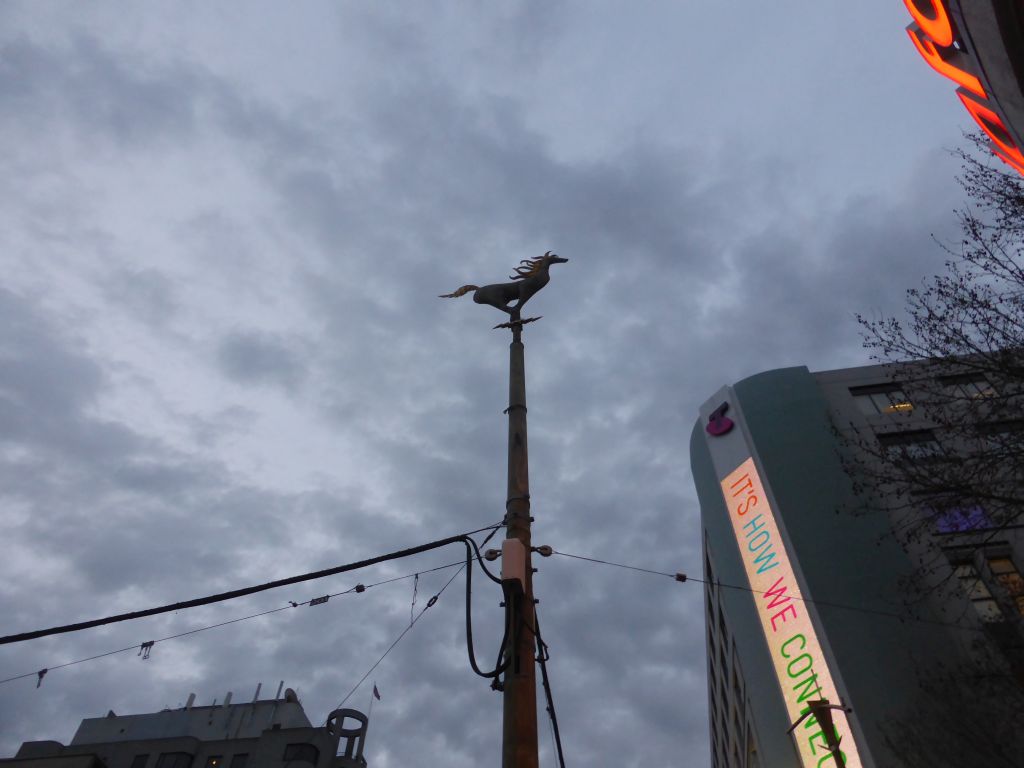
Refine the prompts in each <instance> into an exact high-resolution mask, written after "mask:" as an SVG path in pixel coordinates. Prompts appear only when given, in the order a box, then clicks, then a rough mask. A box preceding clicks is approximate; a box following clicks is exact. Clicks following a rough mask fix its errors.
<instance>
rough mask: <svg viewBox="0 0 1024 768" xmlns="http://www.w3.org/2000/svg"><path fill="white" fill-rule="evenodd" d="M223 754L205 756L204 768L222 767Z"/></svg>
mask: <svg viewBox="0 0 1024 768" xmlns="http://www.w3.org/2000/svg"><path fill="white" fill-rule="evenodd" d="M223 767H224V755H210V756H209V757H208V758H206V768H223Z"/></svg>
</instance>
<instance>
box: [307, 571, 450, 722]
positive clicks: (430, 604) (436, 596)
mask: <svg viewBox="0 0 1024 768" xmlns="http://www.w3.org/2000/svg"><path fill="white" fill-rule="evenodd" d="M461 565H462V567H461V568H459V570H457V571H456V572H455V573H453V574H452V577H451V578H450V579H448V581H446V582H445V584H444V586H443V587H441V589H439V590H438V591H437V592H436V593H435V594H434V596H433V597H431V598H430V599H429V600H428V601H427V604H426V605H425V606H423V608H422V609H421V610H420V612H419V614H417V616H416V618H415V619H413V620H412V621H411V622H410V623H409V626H407V627H406V628H405V629H403V630H402V631H401V633H400V634H399V635H398V637H396V638H395V641H394V642H393V643H391V645H389V646H388V648H387V650H386V651H384V653H382V654H381V656H380V658H379V659H377V661H375V662H374V663H373V666H372V667H370V668H369V669H368V670H366V674H365V675H363V676H362V677H361V678H359V682H358V683H356V684H355V685H354V686H352V690H351V691H349V692H348V693H347V694H346V695H345V698H343V699H342V700H341V701H340V702H339V703H338V706H336V707H335V709H341V708H342V707H344V706H345V702H346V701H348V700H349V699H350V698H352V694H354V693H355V692H356V691H358V690H359V686H361V685H362V684H363V683H365V682H366V678H368V677H369V676H370V675H371V674H372V673H373V670H375V669H376V668H377V667H379V666H380V663H381V662H382V661H384V659H385V658H386V657H387V655H388V654H389V653H391V651H393V650H394V648H395V646H396V645H398V643H399V642H401V640H402V638H403V637H405V636H406V635H407V634H408V633H409V630H410V629H412V628H413V627H414V626H416V622H417V621H419V620H420V619H421V618H422V617H423V614H425V613H426V612H427V611H428V610H430V609H431V608H433V607H434V605H435V604H436V603H437V601H438V600H439V599H440V598H441V595H442V594H444V591H445V590H446V589H448V586H449V585H450V584H451V583H452V582H453V581H455V578H456V577H457V576H458V575H459V574H460V573H462V570H463V569H464V568H465V567H466V564H465V563H461ZM326 722H327V721H326V720H325V721H324V723H325V724H326Z"/></svg>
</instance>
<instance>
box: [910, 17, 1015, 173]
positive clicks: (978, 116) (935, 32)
mask: <svg viewBox="0 0 1024 768" xmlns="http://www.w3.org/2000/svg"><path fill="white" fill-rule="evenodd" d="M903 2H904V4H905V5H906V6H907V10H908V11H910V15H911V16H913V17H914V23H913V24H911V25H910V26H909V27H907V34H908V35H910V39H911V41H913V43H914V47H915V48H917V51H918V53H920V54H921V56H922V57H923V58H924V60H925V61H927V62H928V65H929V66H930V67H931V68H932V69H934V70H935V71H936V72H938V73H939V74H940V75H943V76H944V77H948V78H949V79H950V80H952V81H953V82H954V83H956V84H957V85H959V86H960V87H959V88H957V89H956V92H957V96H959V97H960V101H962V102H963V103H964V106H965V107H967V111H968V112H970V114H971V117H973V118H974V121H975V122H976V123H977V124H978V127H979V128H981V130H982V131H984V132H985V135H986V136H988V137H989V139H991V140H992V144H993V148H992V151H993V153H994V154H995V155H996V157H998V158H999V159H1001V160H1002V161H1003V162H1005V163H1006V164H1007V165H1009V166H1010V167H1011V168H1014V169H1015V170H1016V171H1017V172H1018V173H1020V174H1021V175H1022V176H1024V154H1022V153H1021V150H1020V148H1019V147H1018V146H1017V144H1016V143H1015V142H1014V140H1013V138H1011V136H1010V132H1009V131H1008V130H1007V129H1006V126H1005V125H1004V124H1003V121H1002V118H1000V117H999V115H997V114H996V113H995V111H994V110H993V109H991V108H990V107H991V106H992V105H991V103H990V102H989V95H988V94H987V93H986V92H985V88H984V86H983V85H982V84H981V81H980V80H979V79H978V77H977V75H976V72H971V71H968V70H969V69H974V70H977V69H979V68H978V67H977V66H976V65H975V64H974V61H973V59H971V58H970V57H969V56H968V54H966V53H964V52H963V50H962V49H961V47H958V46H957V44H956V43H957V40H956V36H955V35H954V33H953V22H952V20H951V19H950V15H949V9H948V8H947V7H946V4H945V2H944V0H903ZM922 7H924V8H925V9H926V10H921V9H922Z"/></svg>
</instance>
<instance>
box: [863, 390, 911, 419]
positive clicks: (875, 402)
mask: <svg viewBox="0 0 1024 768" xmlns="http://www.w3.org/2000/svg"><path fill="white" fill-rule="evenodd" d="M850 394H851V395H853V399H854V401H855V402H856V403H857V407H858V408H860V412H861V413H863V414H864V415H865V416H875V415H877V414H879V413H909V412H910V411H912V410H914V404H913V403H912V402H910V398H909V397H907V395H906V393H905V392H904V391H903V388H902V387H900V385H899V384H877V385H874V386H870V387H851V388H850Z"/></svg>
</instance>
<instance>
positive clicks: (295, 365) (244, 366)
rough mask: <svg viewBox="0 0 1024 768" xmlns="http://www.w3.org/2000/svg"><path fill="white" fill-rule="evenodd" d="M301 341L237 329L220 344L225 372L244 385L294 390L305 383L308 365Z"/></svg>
mask: <svg viewBox="0 0 1024 768" xmlns="http://www.w3.org/2000/svg"><path fill="white" fill-rule="evenodd" d="M301 346H302V345H301V343H300V342H297V341H296V340H293V339H286V338H280V337H277V336H274V335H271V334H266V333H259V332H255V331H247V332H237V333H233V334H231V335H229V336H227V337H226V338H224V339H222V340H221V342H220V344H219V345H218V347H217V363H218V365H219V367H220V370H221V372H222V373H223V374H224V375H225V376H227V377H228V378H229V379H231V380H232V381H236V382H238V383H240V384H275V385H277V386H280V387H282V388H284V389H286V390H293V389H295V388H296V387H298V386H299V385H301V384H302V381H303V379H304V378H305V375H306V370H305V364H304V362H303V361H302V359H301V355H300V354H299V352H298V351H297V350H298V349H300V348H301Z"/></svg>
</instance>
